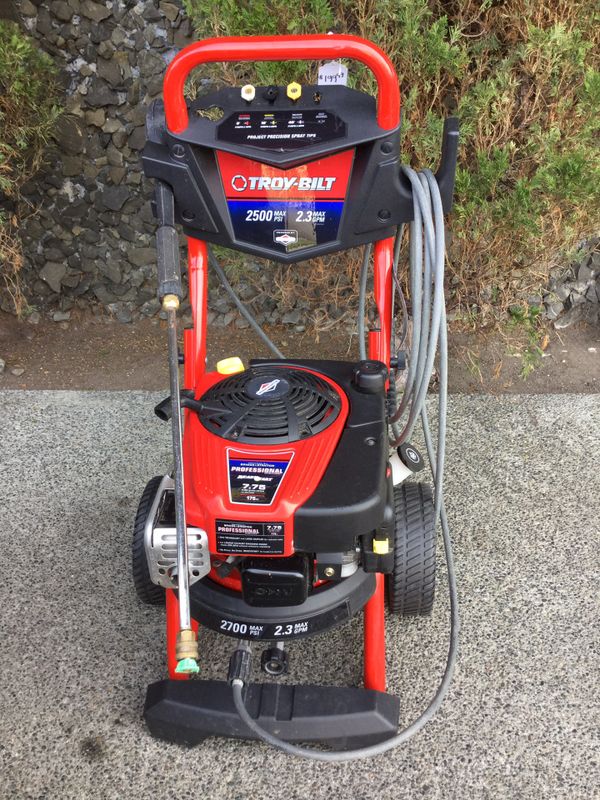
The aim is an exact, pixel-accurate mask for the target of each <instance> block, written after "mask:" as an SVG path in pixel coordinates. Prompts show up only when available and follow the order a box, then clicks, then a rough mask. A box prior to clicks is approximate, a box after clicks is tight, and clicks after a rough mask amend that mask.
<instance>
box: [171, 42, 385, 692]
mask: <svg viewBox="0 0 600 800" xmlns="http://www.w3.org/2000/svg"><path fill="white" fill-rule="evenodd" d="M339 58H350V59H354V60H356V61H361V62H362V63H363V64H365V65H366V66H367V67H369V69H371V71H372V72H373V74H374V75H375V77H376V79H377V85H378V97H377V122H378V124H379V126H380V127H381V128H383V129H384V130H393V129H394V128H396V127H397V126H398V125H399V123H400V89H399V86H398V77H397V75H396V72H395V70H394V67H393V65H392V63H391V61H390V60H389V58H388V57H387V56H386V55H385V53H383V51H381V50H380V49H379V48H378V47H377V46H376V45H374V44H373V43H372V42H369V41H367V40H365V39H360V38H358V37H356V36H340V35H327V36H323V35H314V36H248V37H226V38H220V39H205V40H204V41H201V42H196V43H194V44H191V45H189V46H188V47H186V48H184V49H183V50H182V51H181V52H180V53H179V54H178V55H177V56H176V57H175V58H174V59H173V61H172V62H171V64H170V66H169V68H168V69H167V72H166V75H165V80H164V102H165V114H166V119H167V126H168V128H169V130H170V131H171V132H173V133H182V132H183V131H185V129H186V128H187V126H188V122H189V118H188V112H187V106H186V103H185V98H184V94H183V91H184V85H185V81H186V78H187V77H188V75H189V73H190V72H191V71H192V70H193V69H194V68H195V67H197V66H200V65H201V64H206V63H209V62H215V61H228V62H230V61H296V60H299V61H320V60H323V59H339ZM393 248H394V240H393V239H384V240H382V241H379V242H376V243H375V252H374V267H373V270H374V293H375V303H376V305H377V311H378V314H379V321H380V322H379V330H377V331H372V332H371V334H370V336H369V357H370V358H374V359H378V360H379V361H383V362H384V364H386V365H387V366H389V363H390V335H391V324H392V302H391V301H392V290H393V287H392V259H393ZM188 253H189V256H188V266H189V295H190V304H191V307H192V313H193V318H194V328H193V330H192V331H186V332H185V335H184V346H185V387H186V388H187V389H193V388H195V386H196V385H197V383H198V381H199V379H200V378H201V377H202V375H203V374H204V371H205V359H206V310H207V271H208V263H207V251H206V243H205V242H202V241H200V240H198V239H192V238H189V239H188ZM177 606H178V602H177V597H176V596H175V593H174V592H173V591H167V649H168V653H169V673H170V676H171V678H181V677H185V676H180V675H177V674H176V673H175V666H176V661H175V636H176V632H177V625H178V622H177ZM193 625H194V627H195V628H197V623H196V622H194V623H193ZM364 683H365V687H366V688H368V689H377V690H379V691H385V684H386V669H385V624H384V578H383V575H380V574H378V575H377V585H376V589H375V593H374V595H373V597H372V598H371V599H370V600H369V602H368V603H367V604H366V606H365V611H364Z"/></svg>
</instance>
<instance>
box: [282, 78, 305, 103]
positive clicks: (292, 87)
mask: <svg viewBox="0 0 600 800" xmlns="http://www.w3.org/2000/svg"><path fill="white" fill-rule="evenodd" d="M286 94H287V96H288V97H289V98H290V100H299V99H300V95H301V94H302V87H301V86H300V84H299V83H296V81H293V82H292V83H288V85H287V89H286Z"/></svg>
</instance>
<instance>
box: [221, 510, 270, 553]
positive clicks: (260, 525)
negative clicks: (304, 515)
mask: <svg viewBox="0 0 600 800" xmlns="http://www.w3.org/2000/svg"><path fill="white" fill-rule="evenodd" d="M284 532H285V526H284V524H283V522H244V521H241V520H231V519H218V520H216V534H217V552H218V553H235V554H240V555H241V554H250V553H251V554H258V553H264V554H265V555H269V556H271V555H281V554H282V553H283V547H284V538H285V537H284Z"/></svg>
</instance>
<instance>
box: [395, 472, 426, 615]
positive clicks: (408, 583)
mask: <svg viewBox="0 0 600 800" xmlns="http://www.w3.org/2000/svg"><path fill="white" fill-rule="evenodd" d="M394 505H395V515H396V529H395V543H394V557H395V558H394V570H393V572H392V573H391V575H388V579H387V585H388V605H389V609H390V611H391V612H392V614H397V615H398V616H402V617H410V616H426V615H428V614H430V613H431V610H432V608H433V601H434V596H435V545H436V534H435V520H434V518H433V498H432V492H431V488H430V487H429V486H428V485H427V484H423V483H404V484H402V485H401V486H398V487H396V489H395V490H394Z"/></svg>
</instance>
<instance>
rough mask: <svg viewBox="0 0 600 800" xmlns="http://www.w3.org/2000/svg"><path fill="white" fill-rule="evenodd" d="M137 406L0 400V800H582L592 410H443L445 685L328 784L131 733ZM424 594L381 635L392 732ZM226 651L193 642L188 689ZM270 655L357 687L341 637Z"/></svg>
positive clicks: (590, 637) (354, 666) (308, 675)
mask: <svg viewBox="0 0 600 800" xmlns="http://www.w3.org/2000/svg"><path fill="white" fill-rule="evenodd" d="M155 397H156V396H155V395H151V394H148V393H145V392H129V393H119V392H114V393H111V392H89V393H84V392H64V391H56V392H50V391H47V392H18V391H15V392H9V391H5V392H2V393H0V404H1V405H0V407H1V412H0V413H1V417H0V448H1V453H2V482H1V485H0V507H1V508H2V516H1V519H2V544H3V548H2V563H3V564H4V569H3V579H2V583H1V588H0V636H1V642H2V646H1V649H0V675H1V678H2V680H1V683H0V798H2V800H9V798H10V800H13V799H14V798H18V800H29V799H30V798H31V799H33V798H35V800H42V798H44V800H70V799H71V798H73V800H88V798H89V799H90V800H91V799H92V798H94V800H97V799H98V798H100V800H104V799H106V800H109V798H110V800H112V799H113V798H114V800H123V799H124V798H144V799H145V798H148V799H149V800H150V798H152V800H155V799H156V800H160V799H161V798H170V799H171V798H172V799H173V800H183V799H184V798H194V800H196V798H207V799H208V800H211V799H212V798H227V800H238V799H239V800H241V799H242V798H244V799H245V798H253V799H255V800H258V799H259V798H269V800H271V799H272V798H285V800H295V799H296V798H298V799H300V798H349V799H350V798H353V799H356V800H362V798H390V799H391V798H394V800H401V799H404V798H406V800H408V798H411V800H412V799H416V798H430V799H434V798H448V799H452V800H463V799H464V798H468V799H469V800H470V799H471V798H477V799H479V798H490V799H491V798H493V799H494V800H497V798H511V799H512V798H519V800H526V799H527V798H532V799H533V798H534V799H535V800H542V799H545V798H548V799H549V800H557V799H558V798H569V800H576V798H599V797H600V771H599V767H598V759H599V753H600V738H599V729H600V714H599V702H598V701H599V699H600V697H599V695H600V691H599V688H600V682H599V672H600V671H599V664H600V627H599V624H598V619H599V616H598V612H599V605H600V603H599V600H600V592H599V590H598V586H599V555H598V553H599V547H598V539H599V529H600V521H599V520H600V470H599V469H598V464H599V463H600V461H599V452H600V429H599V419H600V396H598V395H588V396H575V395H563V396H540V395H538V396H536V397H524V396H514V395H511V396H505V397H500V398H492V397H485V396H453V397H452V398H451V405H450V420H449V432H448V434H449V435H448V459H447V461H448V474H447V500H448V511H449V517H450V520H451V523H452V530H453V537H454V542H455V547H456V565H457V572H458V581H459V587H460V599H461V611H462V636H461V649H460V661H459V665H458V669H457V672H456V677H455V680H454V683H453V686H452V689H451V692H450V695H449V697H448V698H447V700H446V702H445V703H444V705H443V707H442V709H441V711H440V713H439V715H438V716H437V718H436V719H435V720H434V721H433V722H432V723H431V724H430V725H429V726H428V727H427V728H426V729H425V730H424V731H423V732H422V733H421V734H420V735H419V736H417V738H415V739H414V740H412V742H411V743H409V744H408V745H406V746H404V747H402V748H401V749H399V750H397V751H396V752H395V753H393V754H389V755H385V756H382V757H379V758H378V759H374V760H371V761H369V762H357V763H353V764H346V765H324V764H320V763H312V762H305V761H300V760H297V759H294V758H289V757H286V756H284V755H282V754H280V753H279V752H277V751H274V750H272V749H269V748H267V747H266V746H263V745H261V744H255V743H246V742H239V741H238V742H236V741H226V740H210V741H208V743H206V744H204V745H202V746H200V747H199V748H196V749H194V750H185V749H182V748H179V747H176V746H171V745H167V744H164V743H162V742H158V741H154V740H153V739H151V738H150V737H149V735H148V734H147V732H146V730H145V728H144V725H143V723H142V720H141V718H140V713H141V708H142V704H143V697H144V692H145V687H146V684H147V683H149V682H151V681H153V680H156V679H158V678H160V677H162V676H163V675H164V655H163V650H164V641H163V613H164V612H163V611H162V610H161V609H155V608H147V607H143V606H142V605H140V603H139V602H138V601H137V599H136V597H135V594H134V592H133V588H132V585H131V579H130V574H129V546H130V529H131V522H132V519H133V516H134V513H135V508H136V505H137V502H138V497H139V495H140V493H141V491H142V488H143V486H144V484H145V482H146V481H147V479H148V478H150V477H151V476H153V475H155V474H160V473H162V472H164V471H166V470H167V468H168V466H169V431H168V428H167V427H166V426H164V425H162V424H161V423H159V422H158V420H156V419H155V418H154V417H153V415H152V405H153V401H154V399H155ZM441 567H442V562H440V568H441ZM445 592H446V581H445V580H444V579H443V578H442V579H441V580H440V584H439V592H438V602H437V604H436V609H435V613H434V615H433V617H432V618H431V619H426V620H418V621H409V622H399V621H397V620H392V621H391V622H390V625H389V629H388V640H389V675H390V681H389V684H390V686H389V688H390V690H391V691H393V692H398V693H400V694H401V696H402V712H401V713H402V720H403V722H409V721H410V720H412V719H413V717H414V715H415V714H417V713H418V711H419V709H421V708H423V706H424V704H425V703H426V702H427V700H428V698H429V697H430V696H431V693H432V691H433V689H434V686H435V684H436V682H437V680H438V679H439V676H440V673H441V669H442V667H443V663H444V658H445V650H446V644H447V624H448V612H447V602H446V597H445ZM232 644H233V640H230V639H225V638H220V637H219V636H217V635H216V634H212V633H210V632H203V633H202V637H201V650H202V651H203V653H202V661H203V671H204V674H205V675H206V676H211V677H223V676H224V675H225V672H226V667H227V661H228V657H229V653H230V651H231V649H232ZM290 649H291V658H292V669H293V672H294V676H293V677H294V678H295V679H296V680H298V681H301V680H309V679H310V680H313V681H317V682H323V683H327V682H332V681H333V682H336V683H337V682H348V683H355V684H356V683H358V682H359V681H360V674H361V664H360V661H361V641H360V622H359V620H358V619H356V620H354V621H353V623H351V624H350V625H348V626H346V627H344V628H342V629H340V630H338V631H335V632H333V633H329V634H326V635H324V636H323V637H321V638H317V639H312V640H308V641H307V642H303V643H296V644H292V645H291V648H290Z"/></svg>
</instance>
